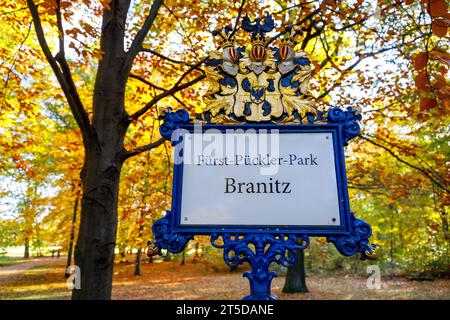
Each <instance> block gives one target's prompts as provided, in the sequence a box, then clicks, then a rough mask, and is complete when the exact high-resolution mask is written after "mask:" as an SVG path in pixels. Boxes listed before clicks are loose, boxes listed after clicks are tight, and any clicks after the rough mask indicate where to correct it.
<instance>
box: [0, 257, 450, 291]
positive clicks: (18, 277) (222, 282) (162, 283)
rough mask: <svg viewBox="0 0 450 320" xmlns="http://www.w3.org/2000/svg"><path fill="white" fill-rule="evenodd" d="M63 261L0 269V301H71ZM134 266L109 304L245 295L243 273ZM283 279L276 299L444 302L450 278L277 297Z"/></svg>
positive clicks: (117, 274) (278, 285) (354, 280)
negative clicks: (137, 268) (139, 271)
mask: <svg viewBox="0 0 450 320" xmlns="http://www.w3.org/2000/svg"><path fill="white" fill-rule="evenodd" d="M65 262H66V261H65V258H41V259H33V260H30V261H29V262H25V263H19V264H16V265H9V266H3V267H0V299H2V300H5V299H69V298H70V290H68V289H67V286H66V281H65V278H64V271H65ZM133 271H134V265H133V264H127V263H125V264H119V265H116V266H115V269H114V281H113V299H155V300H158V299H160V300H166V299H195V300H196V299H205V300H207V299H232V300H234V299H241V298H242V297H243V296H245V295H247V294H248V280H247V279H244V278H242V270H239V271H238V272H230V271H227V270H225V269H222V270H221V269H220V268H217V267H213V266H212V265H211V264H205V263H197V264H192V263H187V264H185V265H183V266H180V264H179V262H155V263H151V264H149V263H143V264H142V275H141V276H133ZM284 280H285V278H284V277H283V276H280V277H278V278H276V279H275V280H274V281H273V284H272V289H273V293H274V294H276V295H277V296H278V297H279V298H280V299H302V300H314V299H339V300H341V299H389V300H394V299H445V300H450V279H435V280H433V281H411V280H408V279H406V278H401V277H394V278H391V277H383V278H382V279H381V289H368V288H367V285H366V283H367V278H366V277H362V276H357V275H350V274H347V275H345V274H344V275H342V274H340V275H329V276H324V275H320V276H315V275H310V276H308V277H307V278H306V281H307V285H308V288H309V290H310V292H309V293H306V294H289V295H288V294H283V293H281V289H282V286H283V284H284Z"/></svg>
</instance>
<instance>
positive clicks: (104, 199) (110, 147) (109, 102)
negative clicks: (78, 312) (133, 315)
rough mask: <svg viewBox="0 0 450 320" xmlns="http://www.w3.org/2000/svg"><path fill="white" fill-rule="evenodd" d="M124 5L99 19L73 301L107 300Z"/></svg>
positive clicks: (120, 128)
mask: <svg viewBox="0 0 450 320" xmlns="http://www.w3.org/2000/svg"><path fill="white" fill-rule="evenodd" d="M126 3H128V5H129V2H125V1H123V2H122V1H118V2H116V7H115V8H114V9H113V10H104V13H103V23H102V37H101V50H102V52H104V54H103V57H102V59H101V60H100V61H99V65H98V70H97V77H96V80H95V87H94V98H93V119H92V130H91V132H90V136H89V137H90V138H89V139H88V141H86V142H85V159H84V166H83V170H82V174H81V178H82V182H83V198H82V202H81V219H80V231H79V234H78V240H77V245H76V248H75V264H76V265H77V266H78V267H79V268H80V273H81V275H80V276H81V288H80V289H75V288H74V290H73V292H72V299H74V300H80V299H81V300H85V299H89V300H90V299H100V300H104V299H111V290H112V275H113V265H114V248H115V241H116V232H117V206H118V196H119V179H120V171H121V169H122V165H123V161H124V160H125V158H124V157H123V154H124V152H125V149H124V137H125V133H126V129H127V126H128V123H127V121H128V115H127V113H126V112H125V102H124V101H125V100H124V97H125V84H126V80H127V76H126V75H125V72H124V70H123V62H124V61H125V59H126V53H125V51H124V30H125V20H126V14H127V11H128V7H127V5H126Z"/></svg>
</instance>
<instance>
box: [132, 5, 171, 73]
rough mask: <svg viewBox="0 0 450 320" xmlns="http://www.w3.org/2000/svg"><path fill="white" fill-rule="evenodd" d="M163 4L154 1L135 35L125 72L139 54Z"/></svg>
mask: <svg viewBox="0 0 450 320" xmlns="http://www.w3.org/2000/svg"><path fill="white" fill-rule="evenodd" d="M163 3H164V0H154V1H153V3H152V6H151V7H150V13H149V14H148V16H147V18H145V21H144V24H143V25H142V28H141V29H140V30H139V31H138V33H137V34H136V37H135V38H134V39H133V42H132V43H131V46H130V49H129V50H128V53H127V57H126V60H125V64H124V69H125V72H126V73H128V72H129V71H130V70H131V66H132V65H133V61H134V58H135V57H136V55H137V54H138V53H139V51H140V50H141V48H142V44H143V43H144V40H145V37H146V36H147V34H148V32H149V31H150V28H151V27H152V25H153V22H154V21H155V19H156V17H157V16H158V11H159V8H160V7H161V6H162V4H163Z"/></svg>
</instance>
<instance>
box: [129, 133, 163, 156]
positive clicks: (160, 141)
mask: <svg viewBox="0 0 450 320" xmlns="http://www.w3.org/2000/svg"><path fill="white" fill-rule="evenodd" d="M164 141H166V139H164V138H159V139H158V140H156V141H154V142H151V143H149V144H147V145H145V146H141V147H137V148H136V149H133V150H130V151H126V153H125V155H124V159H125V160H126V159H128V158H130V157H134V156H136V155H138V154H140V153H142V152H145V151H148V150H151V149H154V148H156V147H159V146H160V145H162V144H163V143H164Z"/></svg>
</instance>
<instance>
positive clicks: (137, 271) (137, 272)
mask: <svg viewBox="0 0 450 320" xmlns="http://www.w3.org/2000/svg"><path fill="white" fill-rule="evenodd" d="M134 275H135V276H140V275H141V248H139V249H138V251H137V253H136V261H135V264H134Z"/></svg>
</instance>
